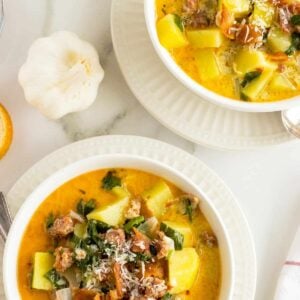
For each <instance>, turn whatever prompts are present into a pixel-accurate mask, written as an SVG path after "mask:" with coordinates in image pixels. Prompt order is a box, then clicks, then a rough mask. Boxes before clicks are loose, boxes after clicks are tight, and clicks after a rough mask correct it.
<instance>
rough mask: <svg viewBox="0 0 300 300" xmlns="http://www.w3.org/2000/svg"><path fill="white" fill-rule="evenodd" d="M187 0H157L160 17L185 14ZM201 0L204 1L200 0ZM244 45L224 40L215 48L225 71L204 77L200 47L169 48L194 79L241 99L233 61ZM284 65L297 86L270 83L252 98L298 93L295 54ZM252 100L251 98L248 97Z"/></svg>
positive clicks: (299, 84) (269, 99)
mask: <svg viewBox="0 0 300 300" xmlns="http://www.w3.org/2000/svg"><path fill="white" fill-rule="evenodd" d="M185 2H186V0H156V10H157V20H158V21H159V20H160V19H161V18H163V17H164V16H165V15H167V14H175V15H178V16H181V14H182V8H183V4H184V3H185ZM199 2H200V3H201V2H204V1H203V0H199ZM242 48H243V46H241V45H236V44H235V43H234V42H230V41H229V40H227V41H225V42H224V44H223V46H221V47H220V48H217V49H215V54H216V55H217V57H218V64H219V68H220V70H221V73H222V74H221V76H220V77H218V78H214V79H213V80H203V78H202V77H201V69H199V67H198V66H197V63H196V61H195V52H196V50H197V48H195V47H193V46H191V45H188V46H185V47H180V48H174V49H168V51H169V53H170V54H171V56H172V57H173V59H174V61H175V62H176V63H177V64H178V65H179V66H180V67H181V68H182V69H183V70H184V71H185V73H186V74H187V75H189V76H190V77H191V78H192V79H193V80H195V81H196V82H198V83H199V84H201V85H202V86H204V87H206V88H207V89H209V90H211V91H213V92H215V93H217V94H220V95H222V96H225V97H228V98H231V99H235V100H241V95H240V91H239V90H237V88H236V85H237V81H236V79H237V75H236V74H235V73H234V71H233V70H232V64H233V59H234V53H235V52H237V51H238V50H239V49H242ZM228 50H230V52H231V50H233V52H231V53H233V54H232V55H231V56H230V55H227V52H228ZM284 65H285V66H286V70H285V72H284V75H285V76H286V77H287V78H288V79H289V80H290V81H291V82H292V83H293V84H294V87H295V90H279V89H277V90H274V89H270V88H268V87H266V88H265V89H264V91H263V92H262V93H260V94H259V96H258V97H256V99H254V100H253V99H252V100H251V101H254V102H272V101H278V100H283V99H287V98H291V97H295V96H297V95H299V94H300V72H299V66H297V63H296V62H295V59H294V58H290V59H289V60H288V61H286V62H284ZM277 73H278V74H279V73H280V72H279V71H278V72H277ZM243 100H245V99H243ZM248 101H250V100H249V99H248Z"/></svg>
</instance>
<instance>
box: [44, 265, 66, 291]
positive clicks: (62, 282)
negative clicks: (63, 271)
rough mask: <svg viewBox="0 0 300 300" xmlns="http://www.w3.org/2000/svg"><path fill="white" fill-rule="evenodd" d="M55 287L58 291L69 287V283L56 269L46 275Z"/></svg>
mask: <svg viewBox="0 0 300 300" xmlns="http://www.w3.org/2000/svg"><path fill="white" fill-rule="evenodd" d="M44 277H45V278H47V279H48V280H49V281H50V282H51V283H52V285H53V287H54V288H55V289H56V290H60V289H64V288H67V287H68V286H69V282H68V281H67V279H66V278H65V277H63V276H61V275H60V274H59V273H58V272H57V271H56V270H55V269H52V270H50V271H49V272H47V273H46V274H45V275H44Z"/></svg>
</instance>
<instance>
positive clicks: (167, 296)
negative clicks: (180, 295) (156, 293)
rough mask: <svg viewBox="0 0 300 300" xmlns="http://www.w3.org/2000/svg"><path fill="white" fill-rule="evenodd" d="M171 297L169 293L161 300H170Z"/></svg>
mask: <svg viewBox="0 0 300 300" xmlns="http://www.w3.org/2000/svg"><path fill="white" fill-rule="evenodd" d="M172 299H173V296H172V295H171V294H170V293H166V294H165V295H164V296H163V297H162V298H161V300H172Z"/></svg>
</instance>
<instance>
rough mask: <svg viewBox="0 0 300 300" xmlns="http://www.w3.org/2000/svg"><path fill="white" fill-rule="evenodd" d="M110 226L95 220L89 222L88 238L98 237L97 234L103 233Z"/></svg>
mask: <svg viewBox="0 0 300 300" xmlns="http://www.w3.org/2000/svg"><path fill="white" fill-rule="evenodd" d="M110 228H111V226H110V225H108V224H106V223H104V222H101V221H97V220H89V221H88V225H87V233H88V235H89V236H90V237H94V236H98V235H99V233H105V232H106V231H107V230H108V229H110Z"/></svg>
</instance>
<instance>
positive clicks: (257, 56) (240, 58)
mask: <svg viewBox="0 0 300 300" xmlns="http://www.w3.org/2000/svg"><path fill="white" fill-rule="evenodd" d="M265 65H266V58H265V55H264V54H263V52H261V51H258V50H250V49H242V50H240V51H239V52H238V53H237V55H236V57H235V60H234V64H233V68H234V71H235V72H236V73H237V74H246V73H248V72H251V71H253V70H256V69H259V68H263V67H264V66H265Z"/></svg>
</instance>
